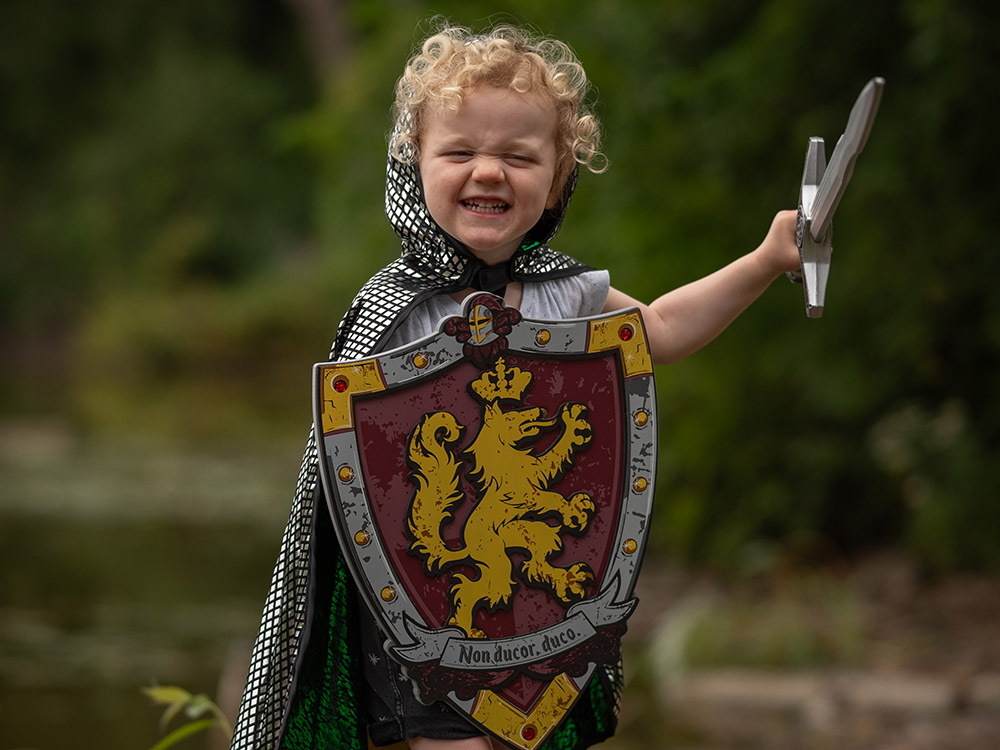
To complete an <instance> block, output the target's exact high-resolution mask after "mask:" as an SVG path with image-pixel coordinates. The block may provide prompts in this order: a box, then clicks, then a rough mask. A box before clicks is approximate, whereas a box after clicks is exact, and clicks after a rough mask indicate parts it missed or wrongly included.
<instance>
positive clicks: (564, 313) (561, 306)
mask: <svg viewBox="0 0 1000 750" xmlns="http://www.w3.org/2000/svg"><path fill="white" fill-rule="evenodd" d="M609 285H610V277H609V275H608V272H607V271H587V272H585V273H581V274H577V275H576V276H568V277H566V278H563V279H552V280H550V281H526V282H524V292H523V294H522V295H521V306H520V310H521V314H522V315H524V317H526V318H534V319H536V320H562V319H564V318H584V317H587V316H590V315H597V314H598V313H599V312H601V310H603V309H604V303H605V301H606V300H607V298H608V287H609ZM461 312H462V305H461V304H459V303H458V302H455V300H453V299H452V298H451V296H450V295H448V294H437V295H435V296H433V297H431V298H430V299H428V300H426V301H424V302H421V303H420V304H419V305H417V306H416V307H415V308H413V310H411V311H410V313H409V314H408V315H407V316H406V318H405V319H404V320H403V322H402V323H400V325H399V328H397V329H396V330H395V331H394V332H393V334H392V336H391V337H390V338H389V343H388V345H387V346H386V349H387V350H388V349H395V348H396V347H397V346H403V345H404V344H409V343H410V342H411V341H416V340H417V339H419V338H422V337H423V336H426V335H427V334H429V333H433V332H434V331H436V330H437V326H438V323H439V322H440V321H441V318H444V317H448V316H451V315H458V314H460V313H461Z"/></svg>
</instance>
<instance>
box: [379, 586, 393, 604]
mask: <svg viewBox="0 0 1000 750" xmlns="http://www.w3.org/2000/svg"><path fill="white" fill-rule="evenodd" d="M380 596H381V597H382V601H384V602H391V601H393V600H395V598H396V589H394V588H393V587H392V586H386V587H385V588H384V589H382V591H381V592H380Z"/></svg>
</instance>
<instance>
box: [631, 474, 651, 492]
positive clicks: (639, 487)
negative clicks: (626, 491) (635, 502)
mask: <svg viewBox="0 0 1000 750" xmlns="http://www.w3.org/2000/svg"><path fill="white" fill-rule="evenodd" d="M648 486H649V482H647V481H646V477H636V478H635V481H633V482H632V489H633V490H635V491H636V492H645V491H646V488H647V487H648Z"/></svg>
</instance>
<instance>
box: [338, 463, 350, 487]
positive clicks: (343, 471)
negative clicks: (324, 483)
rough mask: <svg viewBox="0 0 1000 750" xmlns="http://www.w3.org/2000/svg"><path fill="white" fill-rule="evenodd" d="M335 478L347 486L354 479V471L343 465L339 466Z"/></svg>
mask: <svg viewBox="0 0 1000 750" xmlns="http://www.w3.org/2000/svg"><path fill="white" fill-rule="evenodd" d="M337 476H338V477H339V478H340V481H341V482H343V483H344V484H347V483H348V482H350V481H351V480H352V479H354V469H352V468H351V467H350V466H347V465H346V464H345V465H344V466H341V467H340V468H339V469H337Z"/></svg>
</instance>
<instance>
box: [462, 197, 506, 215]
mask: <svg viewBox="0 0 1000 750" xmlns="http://www.w3.org/2000/svg"><path fill="white" fill-rule="evenodd" d="M461 204H462V206H463V207H465V208H467V209H469V210H470V211H475V212H476V213H481V214H502V213H505V212H506V211H507V210H508V209H509V208H510V204H509V203H506V202H504V201H484V200H474V199H473V200H464V201H461Z"/></svg>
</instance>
